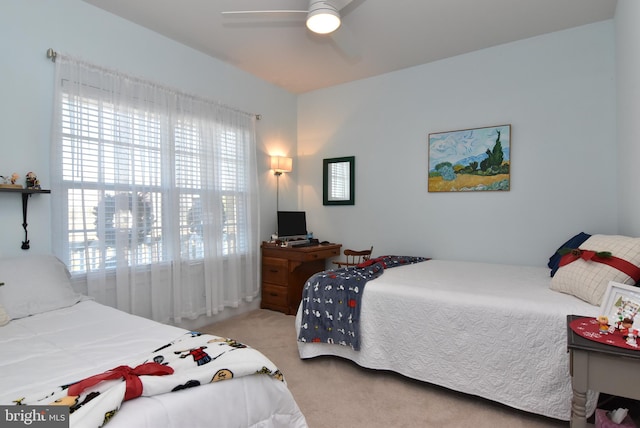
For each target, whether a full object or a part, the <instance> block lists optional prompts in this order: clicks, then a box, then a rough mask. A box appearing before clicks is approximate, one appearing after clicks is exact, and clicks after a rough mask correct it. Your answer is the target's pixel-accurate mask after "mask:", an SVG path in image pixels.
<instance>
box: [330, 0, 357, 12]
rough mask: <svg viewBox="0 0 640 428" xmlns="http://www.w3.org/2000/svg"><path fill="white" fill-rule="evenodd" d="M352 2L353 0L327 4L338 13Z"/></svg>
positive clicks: (331, 0)
mask: <svg viewBox="0 0 640 428" xmlns="http://www.w3.org/2000/svg"><path fill="white" fill-rule="evenodd" d="M352 1H353V0H328V1H327V3H330V4H331V5H332V6H333V7H335V8H336V10H338V11H340V10H342V9H344V8H345V7H347V6H348V5H349V3H351V2H352Z"/></svg>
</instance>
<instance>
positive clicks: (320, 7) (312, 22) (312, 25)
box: [307, 0, 340, 34]
mask: <svg viewBox="0 0 640 428" xmlns="http://www.w3.org/2000/svg"><path fill="white" fill-rule="evenodd" d="M338 27H340V14H339V13H338V11H337V10H336V8H335V7H333V6H331V5H330V4H328V3H327V2H324V1H314V0H311V4H310V5H309V13H308V14H307V28H308V29H309V30H311V31H313V32H314V33H318V34H329V33H332V32H334V31H336V30H337V29H338Z"/></svg>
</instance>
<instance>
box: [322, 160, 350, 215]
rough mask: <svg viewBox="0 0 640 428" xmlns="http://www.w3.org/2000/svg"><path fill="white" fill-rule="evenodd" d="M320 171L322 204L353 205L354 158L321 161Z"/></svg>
mask: <svg viewBox="0 0 640 428" xmlns="http://www.w3.org/2000/svg"><path fill="white" fill-rule="evenodd" d="M322 170H323V176H322V204H323V205H355V190H356V174H355V173H356V158H355V156H347V157H342V158H331V159H323V160H322Z"/></svg>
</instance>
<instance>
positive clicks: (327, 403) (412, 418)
mask: <svg viewBox="0 0 640 428" xmlns="http://www.w3.org/2000/svg"><path fill="white" fill-rule="evenodd" d="M294 322H295V317H293V316H290V315H284V314H282V313H279V312H274V311H270V310H265V309H260V310H256V311H252V312H249V313H246V314H243V315H240V316H237V317H234V318H231V319H228V320H225V321H222V322H219V323H216V324H213V325H211V326H208V327H206V328H203V329H200V330H201V331H202V332H205V333H211V334H215V335H218V336H224V337H229V338H232V339H236V340H237V341H239V342H242V343H245V344H247V345H250V346H252V347H254V348H256V349H258V350H260V351H261V352H262V353H263V354H265V355H266V356H267V357H268V358H269V359H271V360H272V361H273V362H274V363H275V364H276V365H277V366H278V367H279V368H280V370H281V371H282V372H283V373H284V375H285V379H286V380H287V384H288V386H289V389H290V390H291V392H292V393H293V396H294V397H295V399H296V402H297V403H298V406H299V407H300V409H301V410H302V412H303V413H304V415H305V417H306V418H307V422H308V424H309V427H311V428H342V427H344V428H359V427H363V428H365V427H366V428H376V427H385V428H387V427H393V428H404V427H406V428H415V427H425V428H426V427H438V428H440V427H474V428H485V427H486V428H495V427H509V428H520V427H521V428H542V427H553V428H557V427H565V428H566V427H568V426H569V423H568V422H563V421H558V420H555V419H549V418H545V417H542V416H537V415H532V414H529V413H524V412H520V411H517V410H514V409H511V408H509V407H506V406H502V405H499V404H496V403H493V402H489V401H487V400H483V399H481V398H478V397H473V396H468V395H464V394H459V393H456V392H453V391H450V390H447V389H444V388H440V387H437V386H434V385H430V384H426V383H423V382H418V381H414V380H411V379H407V378H405V377H403V376H400V375H397V374H394V373H391V372H386V371H376V370H370V369H364V368H362V367H359V366H358V365H356V364H354V363H352V362H350V361H347V360H344V359H340V358H335V357H320V358H314V359H310V360H301V359H300V358H299V357H298V349H297V345H296V335H295V326H294Z"/></svg>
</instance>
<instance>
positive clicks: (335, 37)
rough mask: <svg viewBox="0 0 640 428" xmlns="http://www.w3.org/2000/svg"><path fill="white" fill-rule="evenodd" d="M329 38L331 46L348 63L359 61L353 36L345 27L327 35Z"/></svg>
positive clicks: (358, 52)
mask: <svg viewBox="0 0 640 428" xmlns="http://www.w3.org/2000/svg"><path fill="white" fill-rule="evenodd" d="M329 36H330V37H331V42H332V43H333V45H334V46H335V47H336V48H337V49H338V50H339V51H340V53H341V54H342V55H344V56H345V57H346V58H347V59H348V60H349V61H357V60H359V59H360V48H359V47H358V44H357V43H356V40H355V38H354V37H353V34H352V33H351V32H350V31H349V30H348V29H347V28H346V27H345V26H340V28H338V29H337V30H336V31H334V32H333V33H331V34H329Z"/></svg>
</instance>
